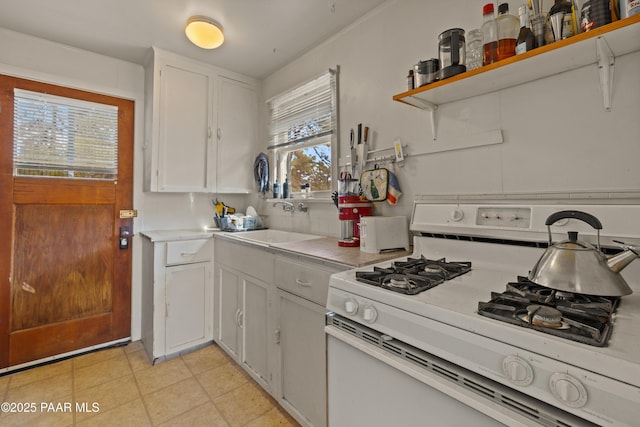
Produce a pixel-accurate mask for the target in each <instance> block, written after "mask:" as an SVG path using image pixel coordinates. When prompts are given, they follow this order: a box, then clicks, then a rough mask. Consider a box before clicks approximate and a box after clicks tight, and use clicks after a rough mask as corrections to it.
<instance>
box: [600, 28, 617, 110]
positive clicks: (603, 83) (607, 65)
mask: <svg viewBox="0 0 640 427" xmlns="http://www.w3.org/2000/svg"><path fill="white" fill-rule="evenodd" d="M596 55H597V59H598V74H599V76H600V89H601V91H602V101H603V103H604V110H605V111H611V91H612V88H613V64H614V62H615V57H614V56H613V52H612V51H611V48H610V47H609V45H608V44H607V41H606V40H605V39H604V38H602V37H598V38H596Z"/></svg>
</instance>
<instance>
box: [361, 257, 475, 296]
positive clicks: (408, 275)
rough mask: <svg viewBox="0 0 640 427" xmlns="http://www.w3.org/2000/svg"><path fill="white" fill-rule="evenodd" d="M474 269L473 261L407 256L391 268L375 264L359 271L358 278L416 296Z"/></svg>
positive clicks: (374, 284) (393, 263) (370, 283)
mask: <svg viewBox="0 0 640 427" xmlns="http://www.w3.org/2000/svg"><path fill="white" fill-rule="evenodd" d="M470 270H471V263H470V262H447V261H446V260H445V258H442V259H439V260H430V259H426V258H425V257H424V256H421V257H420V258H410V257H409V258H407V260H406V261H394V262H392V263H391V265H390V266H389V267H387V268H382V267H374V268H373V271H356V280H358V281H359V282H363V283H367V284H369V285H373V286H379V287H381V288H384V289H388V290H391V291H394V292H400V293H403V294H407V295H416V294H418V293H420V292H423V291H426V290H428V289H431V288H433V287H435V286H438V285H439V284H441V283H443V282H445V281H447V280H451V279H453V278H454V277H457V276H460V275H462V274H465V273H467V272H468V271H470Z"/></svg>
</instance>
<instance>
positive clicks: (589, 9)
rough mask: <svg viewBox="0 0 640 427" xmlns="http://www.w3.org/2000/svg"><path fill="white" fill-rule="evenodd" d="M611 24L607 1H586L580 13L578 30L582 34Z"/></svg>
mask: <svg viewBox="0 0 640 427" xmlns="http://www.w3.org/2000/svg"><path fill="white" fill-rule="evenodd" d="M610 23H611V8H610V2H609V0H587V1H586V2H585V3H584V4H583V5H582V10H581V11H580V28H581V30H582V32H583V33H584V32H587V31H590V30H593V29H594V28H598V27H601V26H603V25H606V24H610Z"/></svg>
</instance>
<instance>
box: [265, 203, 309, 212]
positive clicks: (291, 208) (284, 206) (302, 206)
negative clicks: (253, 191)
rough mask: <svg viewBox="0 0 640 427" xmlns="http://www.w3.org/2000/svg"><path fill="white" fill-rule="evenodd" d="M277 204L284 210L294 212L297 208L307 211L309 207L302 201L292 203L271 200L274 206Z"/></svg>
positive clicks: (300, 210)
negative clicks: (295, 203)
mask: <svg viewBox="0 0 640 427" xmlns="http://www.w3.org/2000/svg"><path fill="white" fill-rule="evenodd" d="M278 205H282V210H283V211H285V212H295V211H296V210H298V211H299V212H308V211H309V207H308V206H305V204H304V203H302V202H300V203H298V204H297V205H294V204H293V203H291V202H287V201H285V200H276V201H275V202H273V207H274V208H275V207H276V206H278Z"/></svg>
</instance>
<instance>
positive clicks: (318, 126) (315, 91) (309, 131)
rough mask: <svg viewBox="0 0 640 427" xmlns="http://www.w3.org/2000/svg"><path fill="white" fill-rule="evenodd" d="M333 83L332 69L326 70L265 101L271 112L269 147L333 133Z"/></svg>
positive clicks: (334, 99)
mask: <svg viewBox="0 0 640 427" xmlns="http://www.w3.org/2000/svg"><path fill="white" fill-rule="evenodd" d="M336 85H337V79H336V72H335V71H334V70H329V71H327V72H326V73H323V74H322V75H320V76H318V77H316V78H314V79H312V80H310V81H308V82H306V83H304V84H302V85H300V86H297V87H295V88H293V89H291V90H288V91H287V92H285V93H283V94H280V95H277V96H274V97H273V98H271V99H270V100H269V101H267V104H268V106H269V111H270V112H271V129H270V132H269V143H268V145H269V148H271V149H273V148H277V147H282V146H290V145H293V144H298V143H302V142H305V141H308V140H310V139H312V138H318V137H322V136H326V135H331V134H332V133H335V132H336V117H337V104H338V103H337V100H336V97H337V86H336Z"/></svg>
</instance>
